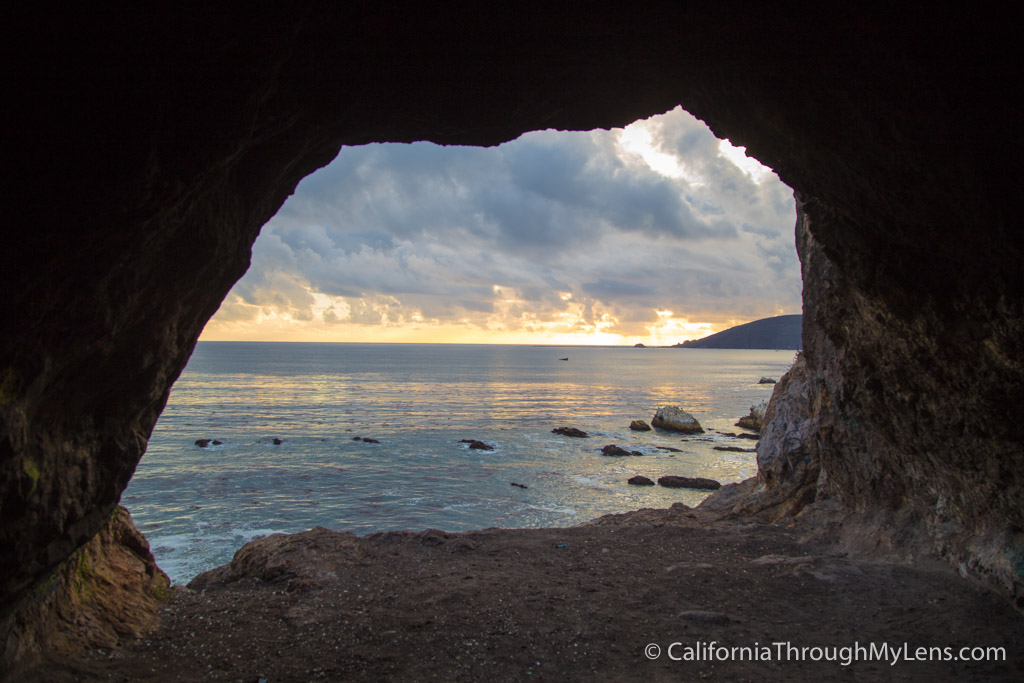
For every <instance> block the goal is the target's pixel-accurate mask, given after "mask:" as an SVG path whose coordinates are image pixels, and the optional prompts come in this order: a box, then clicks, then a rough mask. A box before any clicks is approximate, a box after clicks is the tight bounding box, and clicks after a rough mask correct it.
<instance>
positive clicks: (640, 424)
mask: <svg viewBox="0 0 1024 683" xmlns="http://www.w3.org/2000/svg"><path fill="white" fill-rule="evenodd" d="M629 428H630V429H631V430H633V431H634V432H649V431H651V425H649V424H647V423H646V422H644V421H643V420H633V421H632V422H630V423H629Z"/></svg>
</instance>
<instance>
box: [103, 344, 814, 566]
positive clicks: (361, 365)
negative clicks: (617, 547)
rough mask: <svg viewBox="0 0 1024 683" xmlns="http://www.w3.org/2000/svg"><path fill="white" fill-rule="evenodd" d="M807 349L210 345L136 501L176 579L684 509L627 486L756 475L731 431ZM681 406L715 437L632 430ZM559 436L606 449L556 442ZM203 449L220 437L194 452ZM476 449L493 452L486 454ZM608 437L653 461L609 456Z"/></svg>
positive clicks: (129, 499) (664, 494)
mask: <svg viewBox="0 0 1024 683" xmlns="http://www.w3.org/2000/svg"><path fill="white" fill-rule="evenodd" d="M565 357H568V358H569V360H568V361H563V360H559V359H560V358H565ZM793 357H794V352H793V351H735V350H707V349H674V348H666V349H658V348H647V349H642V348H641V349H637V348H631V347H623V348H594V347H583V348H579V347H572V348H566V347H535V346H488V345H432V344H285V343H255V342H253V343H248V342H201V343H200V344H199V345H198V347H197V349H196V352H195V354H194V355H193V356H192V359H191V361H190V362H189V364H188V367H187V368H186V370H185V371H184V373H183V374H182V376H181V378H180V379H179V380H178V382H177V383H176V384H175V385H174V389H173V391H172V393H171V398H170V401H169V402H168V405H167V409H166V410H165V411H164V413H163V415H162V416H161V418H160V421H159V423H158V424H157V426H156V429H155V431H154V432H153V437H152V439H151V440H150V442H149V449H148V451H147V453H146V455H145V456H144V457H143V459H142V462H141V463H140V465H139V467H138V470H137V471H136V473H135V477H134V478H133V479H132V481H131V484H130V485H129V486H128V489H127V490H126V491H125V494H124V496H123V497H122V504H124V505H125V506H126V507H127V508H128V509H129V510H130V511H131V513H132V516H133V517H134V519H135V523H136V524H137V525H138V527H139V528H140V529H141V530H142V531H143V532H144V533H145V534H146V536H147V537H148V538H149V541H150V544H151V545H152V548H153V552H154V554H155V555H156V558H157V562H158V564H159V565H160V566H161V567H162V568H163V569H164V570H165V571H166V572H167V573H168V574H169V575H170V576H171V578H172V579H173V580H174V581H176V582H187V581H188V580H189V579H191V578H192V577H193V576H195V575H196V574H197V573H199V572H202V571H206V570H207V569H211V568H213V567H215V566H218V565H221V564H224V563H226V562H228V561H230V559H231V556H232V555H233V554H234V552H235V551H236V550H237V549H238V548H239V547H241V546H242V545H243V544H244V543H246V542H248V541H250V540H252V539H253V538H257V537H259V536H262V535H266V534H270V533H274V532H278V531H283V532H295V531H302V530H305V529H309V528H311V527H314V526H325V527H329V528H332V529H341V530H346V531H353V532H355V533H357V534H365V533H370V532H373V531H384V530H392V529H425V528H430V527H433V528H439V529H445V530H449V531H462V530H467V529H481V528H486V527H551V526H569V525H573V524H578V523H580V522H584V521H586V520H588V519H592V518H594V517H597V516H599V515H603V514H607V513H612V512H625V511H627V510H635V509H637V508H641V507H667V506H669V505H671V504H672V503H674V502H676V501H682V502H684V503H686V504H687V505H695V504H696V503H698V502H700V500H702V499H703V498H704V497H705V496H706V495H707V494H706V493H701V492H698V491H688V490H682V489H676V490H673V489H666V488H662V487H660V486H654V487H636V486H629V485H627V484H626V480H627V479H628V478H629V477H631V476H633V475H635V474H643V475H646V476H648V477H650V478H651V479H657V477H659V476H662V475H666V474H678V475H687V476H703V477H711V478H714V479H718V480H719V481H722V482H723V483H725V482H733V481H739V480H741V479H744V478H746V477H749V476H752V475H753V474H755V473H756V469H757V467H756V463H755V460H754V454H753V453H729V452H723V451H716V450H714V448H713V447H714V446H716V445H718V446H723V445H724V446H740V447H743V448H752V447H753V442H752V441H747V440H738V439H733V438H730V437H726V436H723V435H721V434H720V433H719V432H738V431H740V430H739V429H738V428H736V427H735V426H734V423H735V421H736V419H737V418H738V417H740V416H741V415H745V414H746V413H747V412H748V410H749V409H750V406H751V405H752V404H754V403H760V402H761V401H764V400H767V399H768V397H769V396H770V395H771V385H759V384H758V383H757V381H758V379H759V378H760V377H761V376H762V375H767V376H769V377H772V378H778V377H779V376H780V375H781V374H782V373H783V372H785V371H786V370H787V369H788V368H789V366H790V365H791V364H792V362H793ZM665 404H672V405H679V406H680V407H682V408H683V409H685V410H687V411H689V412H690V413H692V414H693V415H694V416H695V417H696V418H697V419H698V420H699V421H700V422H701V424H702V425H703V426H704V428H705V429H706V430H708V432H707V434H705V435H701V436H691V437H682V436H679V435H671V434H668V433H662V432H657V431H652V432H646V433H640V432H632V431H630V429H629V423H630V421H631V420H635V419H643V420H645V421H647V422H650V419H651V417H652V416H653V415H654V411H655V410H656V409H657V407H658V406H659V405H665ZM561 426H571V427H577V428H579V429H582V430H584V431H586V432H589V433H590V434H591V438H589V439H574V438H569V437H564V436H559V435H556V434H552V433H551V430H552V429H553V428H555V427H561ZM354 437H367V438H371V439H377V440H378V441H379V442H380V443H368V442H365V441H362V440H359V441H356V440H353V438H354ZM203 438H205V439H217V440H219V441H222V442H223V443H222V444H221V445H218V446H213V445H211V446H208V447H206V448H200V447H198V446H196V444H195V441H196V439H203ZM275 439H279V440H280V444H275V443H274V440H275ZM461 439H478V440H481V441H484V442H486V443H488V444H491V445H493V446H494V447H495V450H493V451H479V450H470V449H469V448H468V447H467V444H464V443H460V440H461ZM611 443H614V444H619V445H622V446H624V447H626V448H628V449H629V450H639V451H641V452H643V453H644V455H643V456H642V457H626V458H611V457H605V456H602V455H601V453H600V449H601V447H602V446H604V445H605V444H611ZM658 446H667V447H671V448H676V449H679V450H680V452H678V453H673V452H670V451H667V450H660V449H658V448H657V447H658ZM512 482H516V483H519V484H525V485H526V486H527V487H528V488H526V489H521V488H518V487H515V486H511V483H512Z"/></svg>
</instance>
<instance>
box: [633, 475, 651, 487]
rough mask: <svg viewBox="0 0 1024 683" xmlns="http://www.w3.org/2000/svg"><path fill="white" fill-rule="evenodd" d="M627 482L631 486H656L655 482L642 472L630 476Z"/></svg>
mask: <svg viewBox="0 0 1024 683" xmlns="http://www.w3.org/2000/svg"><path fill="white" fill-rule="evenodd" d="M626 483H627V484H629V485H630V486H654V482H653V481H651V480H650V479H648V478H647V477H645V476H643V475H642V474H638V475H636V476H633V477H630V478H629V479H628V480H627V481H626Z"/></svg>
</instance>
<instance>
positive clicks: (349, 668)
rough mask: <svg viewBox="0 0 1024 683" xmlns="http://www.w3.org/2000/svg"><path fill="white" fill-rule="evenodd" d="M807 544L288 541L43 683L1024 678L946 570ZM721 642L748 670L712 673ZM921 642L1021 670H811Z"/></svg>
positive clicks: (578, 533) (1014, 642)
mask: <svg viewBox="0 0 1024 683" xmlns="http://www.w3.org/2000/svg"><path fill="white" fill-rule="evenodd" d="M800 535H801V530H800V528H799V527H798V526H797V525H793V524H792V523H791V524H789V525H786V524H775V525H766V524H737V523H723V522H709V521H706V518H705V517H704V516H703V515H702V514H700V513H698V512H697V511H695V510H691V509H689V508H685V507H683V506H676V507H674V508H673V509H669V510H659V511H654V510H641V511H638V512H635V513H629V514H627V515H617V516H611V517H607V518H603V519H602V520H601V521H600V523H598V524H593V525H589V526H581V527H573V528H568V529H538V530H498V529H491V530H484V531H474V532H467V533H460V534H446V533H444V532H440V531H436V530H428V531H424V532H420V533H411V532H399V533H386V534H375V535H372V536H368V537H365V538H356V537H355V536H353V535H351V534H344V533H340V532H332V531H327V530H324V529H318V530H314V531H312V532H307V533H306V534H300V535H296V536H292V537H284V536H280V537H271V538H270V539H265V541H264V542H265V543H266V544H267V545H266V546H265V548H264V552H263V553H262V554H261V555H260V556H259V557H258V558H256V559H253V558H250V563H249V564H246V565H245V566H241V565H239V567H236V574H239V573H241V574H244V577H242V578H238V579H237V580H232V579H231V577H230V576H228V575H229V574H230V571H229V569H227V568H222V569H219V570H215V575H214V576H213V577H211V578H212V579H213V582H212V583H210V585H208V586H207V587H206V589H205V590H203V591H196V590H189V589H179V590H177V591H176V592H175V595H174V597H173V598H172V599H171V601H170V603H169V604H168V605H167V607H166V608H165V609H164V613H163V615H162V623H161V626H160V628H159V630H158V631H156V632H154V633H152V634H151V635H150V636H149V637H147V638H144V639H141V640H138V641H136V642H134V643H130V644H128V645H127V646H126V647H123V648H121V649H119V650H116V651H113V652H106V651H93V652H89V653H87V654H86V655H84V656H82V657H80V658H77V659H73V660H59V661H51V662H49V663H48V664H47V665H45V666H44V667H43V668H41V669H39V670H37V671H36V672H35V674H34V677H33V678H30V680H46V681H71V680H85V681H92V680H113V681H205V680H218V681H220V680H223V681H245V682H256V681H259V680H260V679H265V680H266V681H267V682H268V683H275V682H278V681H315V680H328V681H330V680H367V681H370V680H373V681H380V680H464V681H480V680H490V681H504V680H697V679H712V680H715V679H718V680H751V681H754V680H757V681H760V680H858V681H861V680H869V681H870V680H954V679H955V680H968V681H971V680H977V681H993V680H1022V679H1024V616H1022V615H1021V614H1020V613H1018V612H1017V611H1016V610H1014V609H1013V608H1012V607H1011V606H1010V604H1009V603H1008V602H1007V601H1006V600H1005V599H1004V598H1001V597H999V596H997V595H994V594H992V593H991V592H988V591H986V590H984V589H982V588H980V587H979V586H977V585H975V584H974V583H972V582H971V581H968V580H964V579H961V578H960V577H959V576H958V575H957V574H956V573H955V572H954V571H953V569H952V568H950V567H949V566H948V565H945V564H943V563H942V562H939V561H937V560H922V561H918V562H916V563H914V564H912V565H910V564H898V563H893V562H888V561H883V560H879V559H878V558H866V559H865V558H849V557H845V556H843V555H841V554H838V553H837V552H836V551H835V550H834V549H831V550H830V549H829V548H828V547H822V546H821V545H815V546H812V545H808V544H805V543H801V542H800V541H799V537H800ZM237 562H238V560H237V556H236V564H237ZM253 563H255V564H253ZM254 573H255V574H257V575H262V576H263V580H260V579H257V578H253V577H252V576H251V575H252V574H254ZM711 642H714V643H715V645H714V648H715V650H714V651H715V652H716V653H717V654H718V655H719V656H721V655H725V654H728V653H727V651H725V650H722V649H720V648H721V647H722V646H725V647H728V648H731V647H742V646H746V647H747V648H748V650H747V651H746V653H745V654H744V656H745V657H746V659H745V660H743V661H736V660H733V661H725V660H721V659H719V660H716V661H709V660H708V647H709V644H710V643H711ZM672 643H678V645H675V646H674V647H672ZM776 643H780V644H781V645H776ZM904 643H906V644H908V645H909V647H910V652H911V654H912V655H914V654H915V650H916V648H918V647H919V646H921V647H940V648H946V647H948V648H951V652H952V653H953V654H954V655H956V654H958V653H959V649H960V648H961V647H1002V648H1005V660H1004V661H972V662H963V661H899V662H898V663H896V664H892V657H893V655H892V653H891V652H888V653H884V654H885V655H886V659H885V660H883V661H878V660H876V661H856V662H853V663H851V664H849V665H847V666H843V665H842V664H841V663H839V662H831V661H818V662H815V661H810V660H809V659H807V660H805V661H799V660H798V659H799V657H800V654H799V652H800V651H799V648H815V647H817V648H826V649H825V650H824V651H822V650H817V651H815V650H806V651H805V652H804V656H805V657H806V658H809V657H812V656H814V655H816V654H817V655H818V656H823V655H824V656H831V655H830V654H827V653H829V652H831V651H833V648H844V647H846V648H854V647H855V646H856V645H859V646H861V650H859V652H858V651H857V650H852V651H851V650H847V651H846V654H847V656H848V655H849V653H850V652H855V653H858V654H859V656H860V657H861V659H862V660H863V658H864V657H865V656H867V655H868V654H870V651H869V650H868V648H870V647H871V646H872V644H874V647H875V648H876V650H877V648H879V647H882V646H883V644H888V647H890V648H903V647H904ZM651 644H654V645H656V646H657V647H658V648H660V655H659V656H658V657H657V658H656V659H651V658H649V657H648V656H647V654H648V653H650V654H653V653H654V650H655V648H654V647H650V646H651ZM755 644H756V649H750V648H754V647H755ZM766 652H767V653H768V656H770V659H767V658H766V656H765V655H766ZM755 653H756V655H755ZM670 654H671V655H674V656H676V657H680V658H682V659H681V660H680V661H674V660H672V659H671V658H670ZM698 654H699V656H701V658H702V661H687V660H686V658H687V657H688V656H689V657H694V656H697V655H698ZM835 654H836V656H839V657H843V656H844V651H843V650H841V649H840V650H837V651H835ZM754 656H756V657H757V660H756V661H752V660H751V658H752V657H754ZM787 658H788V659H787Z"/></svg>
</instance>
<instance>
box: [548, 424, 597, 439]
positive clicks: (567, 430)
mask: <svg viewBox="0 0 1024 683" xmlns="http://www.w3.org/2000/svg"><path fill="white" fill-rule="evenodd" d="M551 433H552V434H561V435H562V436H572V437H575V438H577V439H586V438H588V437H589V436H590V435H589V434H587V433H586V432H585V431H583V430H582V429H576V428H575V427H555V428H554V429H552V430H551Z"/></svg>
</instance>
